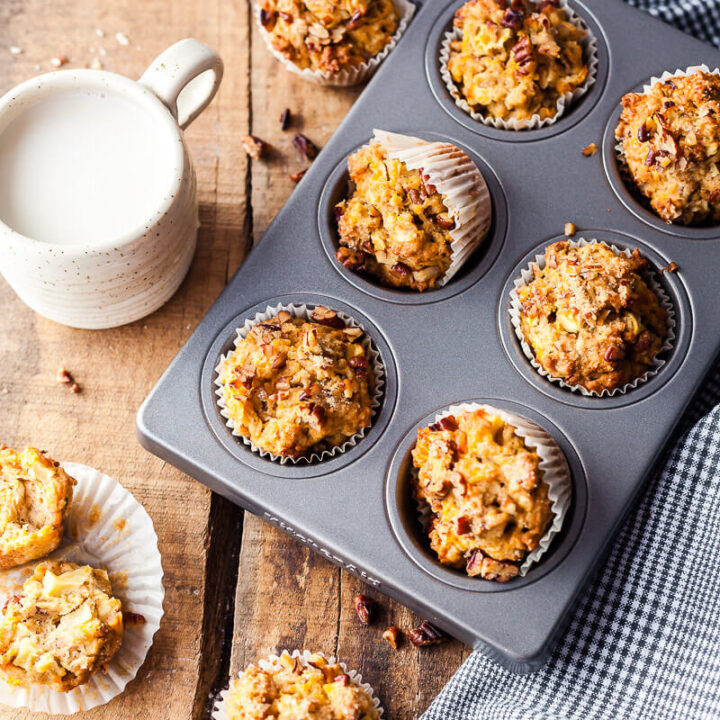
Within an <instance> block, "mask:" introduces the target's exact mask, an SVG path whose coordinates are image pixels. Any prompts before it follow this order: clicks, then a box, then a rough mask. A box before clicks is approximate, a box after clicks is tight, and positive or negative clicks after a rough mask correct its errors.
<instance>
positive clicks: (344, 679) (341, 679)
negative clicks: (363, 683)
mask: <svg viewBox="0 0 720 720" xmlns="http://www.w3.org/2000/svg"><path fill="white" fill-rule="evenodd" d="M333 682H335V683H337V684H338V685H343V686H347V685H349V684H350V677H349V676H348V675H345V673H343V674H342V675H338V676H337V677H336V678H335V680H334V681H333Z"/></svg>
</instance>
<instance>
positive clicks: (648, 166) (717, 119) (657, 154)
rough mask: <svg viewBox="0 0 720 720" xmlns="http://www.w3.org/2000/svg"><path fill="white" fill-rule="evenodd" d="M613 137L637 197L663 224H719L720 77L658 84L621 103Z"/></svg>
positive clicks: (703, 75) (677, 79)
mask: <svg viewBox="0 0 720 720" xmlns="http://www.w3.org/2000/svg"><path fill="white" fill-rule="evenodd" d="M622 106H623V110H622V114H621V115H620V121H619V122H618V126H617V128H616V129H615V136H616V138H617V139H618V140H620V141H621V142H622V149H623V156H624V157H623V160H624V164H625V167H626V169H627V171H628V173H629V175H630V177H631V179H632V180H633V181H634V183H635V185H636V187H637V189H638V190H639V192H640V193H641V194H642V195H644V196H645V197H646V198H648V200H649V201H650V206H651V207H652V209H653V210H654V211H655V212H656V213H657V214H658V215H659V216H660V217H661V218H662V219H663V220H665V222H668V223H672V222H677V223H681V224H683V225H701V224H712V223H718V222H720V172H718V162H719V161H720V77H718V76H717V75H715V74H713V73H707V72H701V71H698V72H695V73H693V74H692V75H688V76H683V77H673V78H670V79H668V80H665V81H658V82H656V83H654V84H653V85H652V87H651V88H650V90H649V91H648V92H647V93H629V94H628V95H625V97H623V99H622Z"/></svg>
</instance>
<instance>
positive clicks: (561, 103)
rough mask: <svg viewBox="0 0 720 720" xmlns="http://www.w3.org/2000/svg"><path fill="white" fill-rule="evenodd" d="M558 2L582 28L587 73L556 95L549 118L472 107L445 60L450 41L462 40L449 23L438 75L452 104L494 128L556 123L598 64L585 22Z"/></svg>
mask: <svg viewBox="0 0 720 720" xmlns="http://www.w3.org/2000/svg"><path fill="white" fill-rule="evenodd" d="M560 5H561V7H562V8H563V9H564V10H565V12H566V13H567V18H568V20H569V21H570V22H571V23H572V24H573V25H575V26H576V27H578V28H580V29H581V30H583V31H584V32H585V37H584V38H583V39H582V40H580V44H581V45H582V48H583V56H584V57H585V58H586V60H587V66H588V74H587V78H586V79H585V82H584V83H583V84H582V85H581V86H580V87H578V88H576V89H575V90H573V91H572V92H567V93H564V94H563V95H561V96H560V97H559V98H558V100H557V105H556V112H555V115H553V116H552V117H548V118H541V117H540V115H539V114H537V113H536V114H535V115H533V116H532V117H531V118H530V119H529V120H514V119H513V120H504V119H503V118H494V117H490V116H488V115H484V114H483V113H480V112H477V111H476V110H473V109H472V108H471V107H470V104H469V103H468V102H467V100H466V99H465V98H464V96H463V94H462V92H461V91H460V88H459V87H458V86H457V85H456V84H455V81H454V80H453V78H452V75H451V73H450V70H449V68H448V63H449V62H450V45H451V44H452V43H453V42H455V41H456V40H462V31H461V30H460V28H456V27H454V26H452V25H451V29H450V30H449V31H448V32H446V33H445V35H444V36H443V39H442V43H441V45H440V56H439V62H440V75H441V76H442V79H443V81H444V82H445V85H446V87H447V90H448V92H449V93H450V96H451V97H452V98H453V100H454V101H455V104H456V105H457V106H458V107H459V108H460V109H461V110H463V111H464V112H465V113H467V114H468V115H469V116H470V117H471V118H472V119H473V120H476V121H477V122H480V123H482V124H483V125H485V126H487V127H492V128H495V129H497V130H537V129H539V128H543V127H548V126H550V125H553V124H555V123H556V122H557V121H558V120H559V119H560V118H561V117H562V116H563V115H564V114H565V113H566V111H567V110H568V109H569V108H570V107H571V106H572V105H574V104H575V103H577V101H578V100H579V99H580V98H581V97H582V96H583V95H585V93H587V91H588V90H589V89H590V88H591V87H592V85H593V84H594V83H595V80H596V79H597V74H598V65H599V55H598V43H597V40H596V38H595V36H594V35H593V34H592V32H591V31H590V28H589V27H588V24H587V23H586V22H585V20H584V19H583V18H582V17H581V16H580V15H578V14H577V13H576V12H575V11H574V10H573V9H572V8H571V7H570V6H569V5H568V4H567V0H561V2H560Z"/></svg>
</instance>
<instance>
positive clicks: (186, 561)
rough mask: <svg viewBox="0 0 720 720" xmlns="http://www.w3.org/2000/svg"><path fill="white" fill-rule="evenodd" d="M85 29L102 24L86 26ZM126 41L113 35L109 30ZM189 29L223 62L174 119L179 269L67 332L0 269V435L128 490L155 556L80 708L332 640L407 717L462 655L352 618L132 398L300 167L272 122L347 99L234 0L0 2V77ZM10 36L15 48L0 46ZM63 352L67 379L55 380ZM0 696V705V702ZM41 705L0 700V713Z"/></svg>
mask: <svg viewBox="0 0 720 720" xmlns="http://www.w3.org/2000/svg"><path fill="white" fill-rule="evenodd" d="M98 30H102V31H103V33H104V37H100V33H99V32H96V31H98ZM118 32H122V33H124V34H125V35H126V36H127V38H128V39H129V40H130V44H129V45H122V44H120V43H119V42H118V40H117V39H116V33H118ZM188 36H194V37H197V38H199V39H201V40H204V41H205V42H207V43H208V44H210V45H212V46H213V47H215V48H216V49H217V50H218V51H219V52H220V54H221V55H222V57H223V59H224V61H225V78H224V80H223V83H222V88H221V90H220V93H219V95H218V96H217V98H216V99H215V101H214V102H213V104H212V105H211V106H210V107H209V108H208V110H207V111H206V112H205V113H204V114H203V115H202V116H201V117H200V118H199V119H198V120H197V121H196V122H195V123H194V124H193V125H192V127H191V128H190V129H189V131H188V133H187V139H188V143H189V145H190V150H191V154H192V156H193V158H194V161H195V165H196V168H197V173H198V181H199V188H200V190H199V192H200V217H201V223H202V226H201V228H200V234H199V242H198V251H197V255H196V257H195V260H194V263H193V266H192V268H191V270H190V273H189V275H188V277H187V279H186V280H185V282H184V284H183V285H182V287H181V288H180V290H179V292H178V293H177V294H176V295H175V297H174V298H172V300H171V301H170V302H169V303H168V304H167V305H166V306H165V307H164V308H162V309H161V310H160V311H158V312H156V313H154V314H153V315H151V316H150V317H148V318H146V319H144V320H141V321H139V322H136V323H133V324H132V325H129V326H126V327H123V328H118V329H116V330H107V331H100V332H88V331H80V330H73V329H70V328H66V327H62V326H60V325H56V324H54V323H52V322H50V321H48V320H45V319H44V318H42V317H40V316H38V315H36V314H34V313H33V312H32V311H31V310H29V309H28V308H27V307H25V306H24V305H23V304H22V303H21V302H20V301H19V300H18V299H17V298H16V297H15V295H14V293H13V292H12V290H10V288H9V287H8V285H7V284H6V283H5V282H4V281H2V280H0V308H1V309H2V312H0V338H1V341H0V443H5V444H6V445H9V446H11V447H21V446H24V445H25V444H33V445H36V446H38V447H40V448H43V449H47V450H48V451H49V453H50V454H51V455H52V456H53V457H56V458H60V459H64V460H74V461H77V462H81V463H86V464H88V465H92V466H95V467H97V468H99V469H101V470H103V471H104V472H106V473H108V474H110V475H112V476H114V477H115V478H117V479H118V480H119V481H120V482H122V483H123V485H125V486H126V487H127V488H129V489H130V490H131V491H132V492H133V493H134V494H135V496H136V497H137V498H138V500H140V502H142V503H143V504H144V506H145V507H146V508H147V510H148V512H149V513H150V515H151V516H152V518H153V520H154V523H155V528H156V530H157V534H158V537H159V540H160V551H161V553H162V557H163V566H164V569H165V573H166V574H165V587H166V590H167V596H166V601H165V618H164V620H163V623H162V627H161V629H160V631H159V632H158V634H157V635H156V637H155V643H154V645H153V648H152V650H151V651H150V655H149V657H148V659H147V661H146V662H145V665H144V666H143V668H142V670H141V671H140V673H139V675H138V677H137V678H136V680H135V681H134V682H132V683H131V684H130V686H129V687H128V689H127V690H126V692H125V693H124V694H123V695H122V696H121V697H119V698H117V699H115V700H114V701H112V702H111V703H109V704H108V705H106V706H104V707H102V708H98V709H96V710H94V711H91V712H89V713H87V717H89V718H107V719H108V720H109V719H110V718H112V719H113V720H136V719H137V718H147V719H148V720H150V719H152V720H185V719H186V718H187V719H190V718H193V719H195V718H206V717H208V716H209V707H210V702H211V701H210V698H211V697H212V695H213V693H216V692H217V691H219V690H220V689H222V688H223V687H224V686H225V685H226V684H227V680H228V674H229V673H235V672H237V671H239V670H240V669H242V668H243V667H244V666H245V665H246V664H247V663H249V662H251V661H254V660H255V659H257V658H258V657H261V656H263V655H265V654H267V653H268V652H270V651H274V650H275V649H276V648H282V647H287V648H296V647H297V648H304V647H307V648H311V649H317V650H322V651H325V652H327V653H337V654H338V656H339V657H340V658H341V659H344V660H346V661H347V662H348V664H349V665H350V666H352V667H354V668H356V669H358V670H359V671H360V672H362V674H363V676H364V677H365V678H366V679H367V680H368V681H369V682H370V683H372V684H373V685H374V687H375V688H376V690H377V692H378V694H379V696H380V697H381V699H382V702H383V704H384V706H385V708H386V710H387V715H386V717H388V718H391V719H392V720H409V719H410V718H415V717H417V716H419V715H420V713H421V712H422V711H423V710H424V709H425V708H426V707H427V705H428V704H429V702H430V701H431V700H432V698H433V697H434V696H435V694H436V693H437V692H438V691H439V690H440V688H441V687H442V686H443V684H444V683H445V682H446V681H447V680H448V679H449V678H450V676H451V674H452V673H453V672H454V670H455V669H456V668H457V667H458V666H459V665H460V663H461V661H462V660H463V659H464V658H465V657H466V656H467V654H468V652H469V650H468V649H467V648H466V647H464V646H463V645H461V644H460V643H457V642H450V643H447V644H445V645H442V646H437V647H434V648H426V649H421V650H418V649H416V648H415V647H413V646H412V645H410V644H409V643H408V642H405V643H404V644H403V646H402V647H401V649H400V650H399V651H397V652H396V651H394V650H392V649H391V648H390V647H389V645H387V644H386V642H385V641H384V640H382V639H381V633H382V630H383V629H384V628H385V627H387V626H388V625H390V624H396V625H398V626H400V627H401V628H405V629H409V628H410V627H413V626H415V625H417V623H418V622H419V619H418V618H417V617H415V616H413V614H412V613H411V612H409V611H408V610H407V609H405V608H403V607H402V606H400V605H398V604H397V603H394V602H391V601H389V600H387V599H386V598H383V597H381V596H377V597H378V598H379V600H380V602H381V603H382V610H381V613H380V616H379V618H378V619H377V621H376V622H375V623H374V624H373V625H372V626H370V627H362V626H360V625H359V623H358V622H357V620H356V618H355V614H354V612H353V608H352V599H353V596H354V595H355V594H356V593H358V592H367V593H368V594H371V595H372V594H373V592H372V591H371V590H369V589H368V588H366V587H364V586H363V585H362V583H361V582H360V581H358V580H357V579H355V578H354V577H352V576H350V575H348V574H347V573H345V572H342V571H340V570H339V569H338V568H337V567H335V566H333V565H331V564H329V563H328V562H327V561H325V560H324V559H322V558H321V557H319V556H317V555H315V554H313V553H311V552H310V551H308V550H307V549H306V548H305V547H304V546H302V545H300V544H299V543H297V542H295V541H293V540H291V539H289V538H288V537H286V536H285V535H283V534H282V533H280V532H279V531H277V530H275V529H273V528H271V527H270V526H267V525H264V524H262V523H261V522H260V521H259V520H258V519H257V518H255V517H254V516H251V515H249V514H247V515H244V514H243V513H242V511H241V510H239V509H238V508H236V507H234V506H232V505H231V504H230V503H228V502H227V501H225V500H224V499H222V498H220V497H218V496H214V495H211V493H210V492H209V491H208V490H206V488H205V487H204V486H202V485H200V484H199V483H196V482H195V481H194V480H192V479H191V478H189V477H187V476H185V475H183V474H182V473H180V472H179V471H177V470H175V469H174V468H172V467H170V466H168V465H167V464H166V463H164V462H162V461H160V460H158V459H157V458H155V457H154V456H152V455H149V454H148V453H147V452H145V451H144V450H143V449H142V448H141V447H140V446H139V445H138V443H137V441H136V439H135V430H134V417H135V412H136V410H137V408H138V406H139V404H140V402H141V401H142V400H143V398H144V397H145V396H146V394H147V393H148V391H149V390H150V388H151V387H152V386H153V385H154V383H155V382H156V381H157V379H158V378H159V377H160V375H161V373H162V372H163V370H164V369H165V368H166V366H167V365H168V364H169V363H170V361H171V360H172V359H173V357H174V355H175V354H176V353H177V351H178V350H179V349H180V347H181V346H182V344H183V343H184V342H185V340H186V339H187V338H188V336H189V335H190V333H191V332H192V331H193V329H194V328H195V326H196V325H197V324H198V322H199V321H200V319H201V318H202V317H203V315H204V314H205V312H206V311H207V310H208V308H209V307H210V305H211V304H212V302H213V301H214V300H215V298H216V297H217V296H218V295H219V293H220V291H221V290H222V289H223V287H224V286H225V284H226V283H227V281H228V279H229V278H230V277H231V275H232V274H233V272H234V271H235V270H236V269H237V267H238V266H239V264H240V263H241V262H242V259H243V256H244V254H245V250H246V248H247V247H248V246H249V245H250V244H252V242H253V241H254V240H257V239H259V238H260V236H261V235H262V233H263V232H264V230H265V228H266V227H267V225H268V223H269V222H270V220H271V219H272V218H273V216H274V215H275V213H276V212H277V210H278V209H279V208H280V206H281V205H282V204H283V203H284V202H285V199H286V198H287V196H288V195H289V194H290V193H291V192H292V190H293V187H294V184H293V183H292V181H291V180H290V179H289V175H290V174H291V173H294V172H296V171H298V170H299V169H301V168H302V167H303V166H304V164H303V161H302V160H301V158H299V157H298V155H297V154H296V152H295V151H294V149H293V148H292V146H291V144H290V137H291V133H283V132H282V131H281V129H280V123H279V120H278V118H279V116H280V113H281V111H282V110H283V109H284V108H285V107H289V108H290V109H291V110H292V112H293V115H294V117H295V118H296V120H295V122H294V125H293V129H295V130H296V131H302V132H304V133H306V134H307V135H308V136H309V137H310V138H311V139H312V140H313V141H315V142H316V143H317V144H318V145H322V144H323V143H324V142H325V141H326V140H327V139H328V137H329V136H330V135H331V134H332V132H333V131H334V130H335V128H336V127H337V125H338V123H339V122H340V120H341V119H342V117H343V116H344V115H345V113H346V112H347V110H348V108H349V107H350V105H351V104H352V103H353V101H354V100H355V98H356V97H357V94H358V91H356V90H333V89H327V88H319V87H315V86H313V85H310V84H308V83H305V82H303V81H302V80H299V79H297V78H295V77H294V76H292V75H291V74H290V73H288V72H286V71H285V70H284V69H283V68H282V66H281V65H280V64H279V63H277V62H276V61H275V60H274V59H273V58H272V56H271V55H270V54H269V53H268V51H267V49H266V48H265V45H264V43H263V41H262V39H261V38H260V37H259V35H258V32H257V30H256V28H255V27H254V26H253V23H251V22H250V8H249V3H248V2H245V1H244V0H204V1H203V2H199V1H198V0H172V2H168V1H167V0H128V1H127V2H124V3H117V2H111V0H53V2H49V1H48V0H2V2H0V91H2V92H4V91H5V90H7V89H9V88H10V87H11V86H13V85H14V84H16V83H18V82H20V81H21V80H24V79H26V78H28V77H30V76H32V75H35V74H38V73H40V72H46V71H49V70H52V69H54V68H53V66H52V64H51V59H52V58H56V57H57V58H59V57H61V56H65V57H67V58H68V59H69V62H68V65H67V67H83V66H90V65H91V63H93V61H94V60H95V59H96V58H97V60H95V63H96V64H97V61H100V62H101V63H102V65H103V67H104V68H105V69H106V70H111V71H116V72H119V73H123V74H126V75H129V76H130V77H135V78H137V77H139V76H140V74H141V73H142V71H143V70H144V69H145V67H146V66H147V65H148V64H149V63H150V61H151V60H152V59H153V57H155V56H156V55H157V54H159V53H160V52H161V51H162V50H164V49H165V47H167V46H168V45H170V44H172V43H173V42H175V41H176V40H179V39H181V38H184V37H188ZM11 46H15V47H17V48H20V49H21V50H22V52H21V53H20V54H16V55H14V54H12V53H11V52H10V50H9V48H10V47H11ZM246 133H253V134H255V135H257V136H259V137H261V138H263V139H264V140H266V141H267V142H269V143H271V144H272V146H273V152H272V154H271V155H270V156H269V157H268V158H267V159H263V160H261V161H254V162H249V161H248V158H247V157H246V155H245V152H244V150H243V147H242V144H241V142H240V138H241V136H242V135H244V134H246ZM59 366H65V367H66V368H67V369H68V370H70V371H71V372H72V373H73V374H74V375H75V377H76V379H77V381H78V382H79V383H80V384H81V385H82V388H83V391H82V393H81V394H79V395H73V394H72V393H70V392H69V391H68V389H67V387H64V386H60V385H58V384H57V383H56V381H55V373H56V371H57V369H58V367H59ZM0 707H1V706H0ZM30 717H33V718H39V717H43V716H41V715H33V714H32V713H22V712H21V713H17V712H14V711H3V710H1V709H0V718H2V719H3V720H4V719H7V720H10V718H12V719H13V720H26V718H30Z"/></svg>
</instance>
